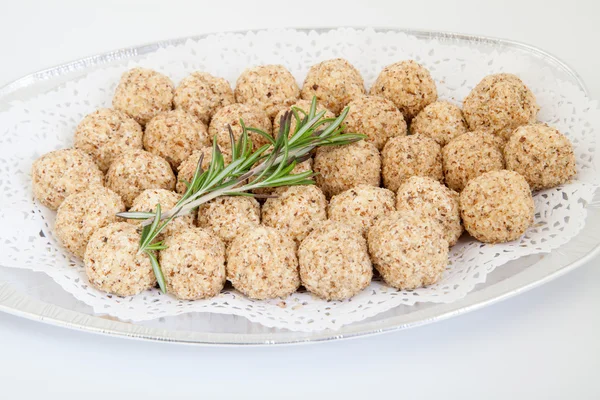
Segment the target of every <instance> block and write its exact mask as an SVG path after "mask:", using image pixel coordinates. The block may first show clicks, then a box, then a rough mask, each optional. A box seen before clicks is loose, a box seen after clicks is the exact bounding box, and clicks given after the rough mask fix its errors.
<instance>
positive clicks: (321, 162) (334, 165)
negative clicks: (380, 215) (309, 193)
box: [313, 140, 381, 198]
mask: <svg viewBox="0 0 600 400" xmlns="http://www.w3.org/2000/svg"><path fill="white" fill-rule="evenodd" d="M313 169H314V171H315V172H316V173H317V174H318V175H317V176H315V181H316V182H317V186H319V187H320V188H321V190H323V193H325V196H327V197H328V198H329V197H331V196H333V195H336V194H338V193H341V192H343V191H344V190H348V189H350V188H353V187H355V186H358V185H360V184H361V183H363V184H366V185H371V186H379V183H380V181H381V158H380V156H379V151H377V148H376V147H375V146H374V145H373V144H371V143H369V142H366V141H364V140H361V141H358V142H355V143H351V144H347V145H344V146H321V147H319V148H318V149H317V153H316V155H315V159H314V164H313Z"/></svg>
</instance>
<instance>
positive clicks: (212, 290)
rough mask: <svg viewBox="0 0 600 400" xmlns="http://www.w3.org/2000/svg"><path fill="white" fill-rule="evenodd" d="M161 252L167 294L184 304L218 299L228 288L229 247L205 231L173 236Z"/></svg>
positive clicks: (180, 232) (192, 231)
mask: <svg viewBox="0 0 600 400" xmlns="http://www.w3.org/2000/svg"><path fill="white" fill-rule="evenodd" d="M165 246H167V248H166V249H165V250H161V251H160V266H161V268H162V272H163V275H164V277H165V283H166V286H167V292H168V293H170V294H172V295H173V296H175V297H177V298H178V299H181V300H199V299H207V298H210V297H214V296H216V295H218V294H219V292H221V290H222V289H223V286H225V277H226V272H225V244H224V243H223V242H222V241H221V240H220V239H218V238H217V237H216V236H214V235H212V234H210V233H209V232H208V231H206V230H204V229H202V228H188V229H185V230H182V231H179V232H177V233H173V234H172V235H170V236H168V237H167V239H166V240H165Z"/></svg>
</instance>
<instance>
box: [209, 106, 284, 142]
mask: <svg viewBox="0 0 600 400" xmlns="http://www.w3.org/2000/svg"><path fill="white" fill-rule="evenodd" d="M240 119H242V120H243V121H244V125H246V126H247V127H252V128H257V129H260V130H262V131H263V132H265V133H267V134H268V135H272V133H273V125H272V124H271V119H270V118H269V116H268V115H267V114H266V113H265V112H264V111H263V110H262V109H260V108H258V107H255V106H251V105H247V104H230V105H228V106H225V107H222V108H220V109H219V111H217V112H216V113H215V115H214V116H213V118H212V120H211V121H210V126H209V127H208V136H209V137H210V138H211V139H212V138H214V137H215V136H216V137H217V143H218V144H219V146H220V147H221V150H222V151H223V152H224V153H230V152H231V137H230V135H229V126H231V130H232V132H233V137H234V138H235V140H236V141H238V140H239V139H240V137H241V136H242V133H243V129H242V126H241V125H240ZM248 137H249V138H250V140H252V143H253V144H254V150H257V149H258V148H259V147H261V146H262V145H265V144H268V143H269V141H268V140H267V139H266V138H264V137H263V136H261V135H260V134H258V133H256V132H248Z"/></svg>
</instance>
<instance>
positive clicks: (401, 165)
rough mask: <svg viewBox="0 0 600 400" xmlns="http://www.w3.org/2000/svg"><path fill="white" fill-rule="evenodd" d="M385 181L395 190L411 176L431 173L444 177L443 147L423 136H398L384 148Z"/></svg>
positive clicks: (383, 174) (382, 155)
mask: <svg viewBox="0 0 600 400" xmlns="http://www.w3.org/2000/svg"><path fill="white" fill-rule="evenodd" d="M381 164H382V171H381V175H382V176H383V185H384V186H385V187H386V188H388V189H390V190H391V191H394V192H395V191H396V190H398V188H399V187H400V185H402V183H403V182H404V181H405V180H407V179H408V178H410V177H411V176H428V177H430V178H432V179H435V180H438V181H442V180H443V179H444V175H443V173H442V149H441V147H440V145H439V144H437V142H436V141H435V140H433V139H430V138H428V137H424V136H398V137H395V138H392V139H390V140H389V141H388V142H387V144H386V145H385V147H384V148H383V151H382V152H381Z"/></svg>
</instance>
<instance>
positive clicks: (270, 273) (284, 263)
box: [227, 225, 300, 300]
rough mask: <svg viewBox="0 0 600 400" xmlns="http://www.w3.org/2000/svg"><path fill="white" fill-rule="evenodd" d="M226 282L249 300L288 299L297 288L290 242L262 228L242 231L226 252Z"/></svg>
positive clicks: (296, 262)
mask: <svg viewBox="0 0 600 400" xmlns="http://www.w3.org/2000/svg"><path fill="white" fill-rule="evenodd" d="M227 279H228V280H229V281H230V282H231V283H232V285H233V287H234V288H235V289H237V290H239V291H240V292H242V293H243V294H244V295H246V296H248V297H250V298H252V299H258V300H264V299H274V298H277V297H286V296H289V295H290V294H292V293H294V292H295V291H296V290H297V289H298V287H299V286H300V274H299V273H298V258H297V257H296V244H295V242H294V240H292V238H291V237H289V236H288V235H286V234H284V233H283V232H281V231H280V230H278V229H275V228H270V227H267V226H262V225H261V226H259V227H257V228H255V229H247V230H245V231H243V232H242V233H240V234H239V235H237V236H236V237H235V239H233V241H232V242H231V244H230V245H229V247H228V248H227Z"/></svg>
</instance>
